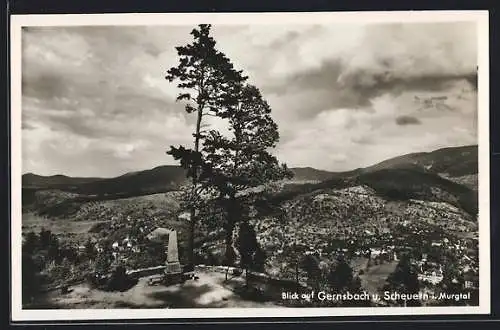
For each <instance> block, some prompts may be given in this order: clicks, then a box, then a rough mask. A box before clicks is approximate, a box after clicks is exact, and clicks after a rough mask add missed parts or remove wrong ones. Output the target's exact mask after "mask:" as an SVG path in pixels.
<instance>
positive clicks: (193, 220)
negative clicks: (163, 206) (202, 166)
mask: <svg viewBox="0 0 500 330" xmlns="http://www.w3.org/2000/svg"><path fill="white" fill-rule="evenodd" d="M203 107H204V105H203V104H200V105H199V106H198V110H197V118H196V132H195V134H194V151H195V152H199V150H200V130H201V119H202V118H203ZM197 183H198V168H197V167H196V166H194V168H193V180H192V184H193V190H192V194H193V195H194V194H195V193H196V192H195V190H196V184H197ZM191 197H192V198H194V196H191ZM190 217H191V219H190V220H191V223H190V226H189V227H190V228H189V252H188V255H189V257H188V258H189V261H188V262H189V263H190V264H191V265H193V266H194V231H195V225H196V207H195V206H194V205H192V206H191V210H190Z"/></svg>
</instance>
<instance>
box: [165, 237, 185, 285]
mask: <svg viewBox="0 0 500 330" xmlns="http://www.w3.org/2000/svg"><path fill="white" fill-rule="evenodd" d="M180 274H182V269H181V264H180V262H179V247H178V245H177V231H175V230H172V231H170V233H169V234H168V249H167V263H166V267H165V275H167V277H169V278H171V277H172V276H173V277H175V275H180Z"/></svg>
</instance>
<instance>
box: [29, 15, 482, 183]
mask: <svg viewBox="0 0 500 330" xmlns="http://www.w3.org/2000/svg"><path fill="white" fill-rule="evenodd" d="M471 24H472V23H462V22H456V23H439V24H437V23H434V24H378V25H364V24H342V25H339V24H333V25H330V26H326V25H314V24H311V25H296V26H284V25H283V26H277V25H269V26H257V25H241V26H222V25H220V26H214V27H213V36H214V38H215V40H216V41H217V47H218V48H219V49H220V50H221V51H223V52H224V53H226V55H227V56H228V57H229V58H230V59H231V60H232V61H233V62H234V64H235V66H236V67H237V68H239V69H243V70H244V72H245V73H246V74H248V75H249V77H250V82H251V83H253V84H255V85H256V86H258V87H259V88H260V89H261V91H262V93H263V95H264V97H265V98H266V99H267V100H268V102H269V104H270V105H271V107H272V109H273V117H274V119H275V120H276V122H277V123H278V125H279V130H280V136H281V140H280V144H279V145H278V148H277V150H276V153H277V154H278V156H279V157H280V159H281V160H283V161H286V162H287V163H288V164H289V165H290V166H312V167H316V168H323V169H328V170H349V169H352V168H356V167H360V166H366V165H370V164H371V163H374V162H377V161H380V160H383V159H384V158H388V157H393V156H397V155H399V154H403V153H408V152H413V151H426V150H431V149H434V148H438V147H442V146H449V145H459V144H470V143H475V141H476V140H477V139H476V135H477V127H476V124H477V123H476V117H477V91H476V88H475V87H476V80H477V75H476V68H477V59H476V36H475V28H474V26H473V25H471ZM191 29H192V27H191V26H178V27H172V26H170V27H166V26H165V27H162V26H135V27H122V26H120V27H116V26H115V27H113V26H85V27H30V28H24V30H23V35H22V37H23V54H22V65H23V70H22V93H23V97H22V103H23V104H22V129H23V131H22V143H23V171H25V172H26V171H30V172H35V173H39V174H57V173H64V174H68V175H80V176H82V175H83V176H86V175H92V176H114V175H118V174H122V173H124V172H126V171H136V170H140V169H146V168H151V167H153V166H157V165H161V164H175V163H176V162H175V161H174V160H173V159H171V158H170V157H168V156H167V155H165V150H166V149H168V147H169V146H170V145H179V144H183V145H191V144H192V135H191V134H192V131H193V127H194V121H195V118H194V116H193V115H189V114H187V113H186V112H185V111H184V106H183V104H182V103H179V102H176V101H175V97H176V96H177V95H178V93H179V90H178V89H177V88H176V86H175V85H174V84H171V83H169V82H168V81H166V80H165V78H164V76H165V73H166V70H167V69H168V68H170V67H171V66H174V65H176V64H177V61H178V58H177V55H176V51H175V48H174V47H175V46H178V45H182V44H186V43H187V42H189V41H190V40H191V36H190V34H189V32H190V30H191ZM443 96H444V97H445V98H443ZM208 124H211V125H212V126H213V127H216V128H218V129H222V130H224V123H223V122H217V121H213V120H211V121H210V122H209V123H208ZM417 124H418V125H417ZM444 126H446V127H449V128H450V129H449V130H446V131H443V130H442V127H444ZM226 133H227V132H226Z"/></svg>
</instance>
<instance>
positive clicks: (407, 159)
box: [363, 145, 478, 177]
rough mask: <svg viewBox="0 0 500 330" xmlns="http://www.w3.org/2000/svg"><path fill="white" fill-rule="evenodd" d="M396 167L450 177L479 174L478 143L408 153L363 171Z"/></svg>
mask: <svg viewBox="0 0 500 330" xmlns="http://www.w3.org/2000/svg"><path fill="white" fill-rule="evenodd" d="M395 168H412V169H416V170H417V169H420V170H422V171H425V172H430V173H435V174H441V175H446V176H449V177H460V176H465V175H470V174H477V172H478V148H477V145H473V146H464V147H451V148H442V149H438V150H435V151H432V152H419V153H412V154H407V155H403V156H399V157H395V158H391V159H388V160H385V161H383V162H380V163H378V164H375V165H373V166H369V167H367V168H365V169H363V172H374V171H378V170H382V169H395Z"/></svg>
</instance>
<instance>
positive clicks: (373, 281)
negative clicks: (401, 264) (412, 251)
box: [359, 261, 398, 293]
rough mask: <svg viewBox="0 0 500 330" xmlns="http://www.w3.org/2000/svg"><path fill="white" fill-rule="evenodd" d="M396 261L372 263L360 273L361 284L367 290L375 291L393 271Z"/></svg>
mask: <svg viewBox="0 0 500 330" xmlns="http://www.w3.org/2000/svg"><path fill="white" fill-rule="evenodd" d="M397 264H398V261H391V262H386V263H383V264H379V265H372V266H371V267H370V268H368V269H366V270H365V273H364V274H363V275H360V276H359V277H360V279H361V285H362V287H363V288H365V289H366V290H367V291H368V292H372V293H375V292H377V291H378V290H380V288H382V287H383V285H384V284H385V281H386V279H387V277H388V276H389V275H390V274H391V273H392V272H394V270H395V269H396V266H397Z"/></svg>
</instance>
